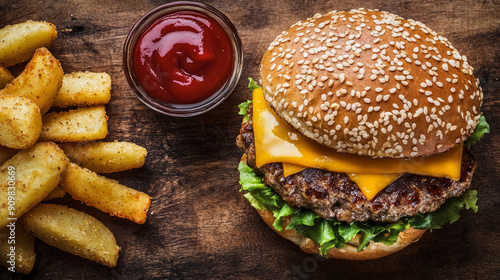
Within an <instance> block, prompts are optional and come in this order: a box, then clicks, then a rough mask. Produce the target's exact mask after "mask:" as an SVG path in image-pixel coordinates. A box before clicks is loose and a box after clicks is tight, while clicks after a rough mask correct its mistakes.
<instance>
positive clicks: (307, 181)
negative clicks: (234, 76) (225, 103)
mask: <svg viewBox="0 0 500 280" xmlns="http://www.w3.org/2000/svg"><path fill="white" fill-rule="evenodd" d="M247 114H248V115H249V120H248V121H247V122H244V123H243V124H242V127H241V129H240V135H239V136H238V138H237V141H236V143H237V146H238V148H239V149H240V150H242V151H243V152H245V153H246V154H247V163H248V165H249V166H250V167H252V168H253V169H254V171H255V172H256V173H257V174H259V175H261V176H262V177H263V180H264V182H265V184H266V185H267V186H269V187H271V188H272V189H274V190H275V191H276V192H277V193H278V194H280V196H281V197H282V198H283V199H284V200H285V201H286V202H287V203H288V204H290V205H292V206H295V207H306V208H309V209H311V210H313V211H314V212H315V213H317V214H318V215H319V216H320V217H323V218H326V219H328V218H336V219H338V220H340V221H346V222H352V221H368V220H372V221H377V222H395V221H397V220H399V219H400V218H401V217H404V216H415V215H416V214H418V213H422V214H423V213H428V212H432V211H435V210H437V209H438V208H439V207H440V206H441V205H442V204H443V203H444V202H445V201H446V199H448V198H450V197H458V196H460V195H462V194H463V193H464V192H465V191H466V190H467V189H468V188H469V187H470V183H471V180H472V174H473V173H474V170H475V168H476V162H475V160H474V158H473V157H472V155H471V154H470V153H469V152H468V151H467V150H466V149H464V153H463V157H462V166H461V175H460V181H453V180H450V179H447V178H437V177H430V176H421V175H415V174H404V175H403V176H401V177H400V178H399V179H397V180H396V181H394V182H393V183H391V184H390V185H388V186H387V187H386V188H385V189H383V190H382V191H380V192H379V193H378V194H377V195H376V196H375V197H374V198H373V199H372V200H371V201H369V200H367V199H366V197H365V196H364V195H363V193H362V192H361V190H360V189H359V187H358V186H357V185H356V183H355V182H354V181H352V180H351V179H350V178H349V176H347V175H346V174H343V173H336V172H330V171H325V170H319V169H314V168H308V169H305V170H304V171H302V172H299V173H296V174H293V175H290V176H288V177H286V178H285V177H284V176H283V165H282V163H270V164H266V165H264V166H262V167H261V168H257V167H256V164H255V139H254V134H253V120H252V104H250V106H249V108H248V111H247Z"/></svg>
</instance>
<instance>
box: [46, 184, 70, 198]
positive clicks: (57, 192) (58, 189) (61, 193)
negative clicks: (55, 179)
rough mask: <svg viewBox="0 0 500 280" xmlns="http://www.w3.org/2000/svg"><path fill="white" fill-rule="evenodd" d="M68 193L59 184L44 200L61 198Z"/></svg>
mask: <svg viewBox="0 0 500 280" xmlns="http://www.w3.org/2000/svg"><path fill="white" fill-rule="evenodd" d="M65 195H66V192H65V191H64V190H63V189H62V188H61V187H59V186H57V187H56V188H55V189H53V190H52V191H51V192H50V193H49V194H48V195H47V196H46V197H45V198H44V199H43V201H47V200H51V199H55V198H61V197H63V196H65Z"/></svg>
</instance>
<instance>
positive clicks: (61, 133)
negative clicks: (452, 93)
mask: <svg viewBox="0 0 500 280" xmlns="http://www.w3.org/2000/svg"><path fill="white" fill-rule="evenodd" d="M42 122H43V125H42V134H41V135H40V140H41V141H54V142H83V141H92V140H99V139H103V138H104V137H106V135H107V134H108V117H107V116H106V109H105V108H104V106H97V107H88V108H80V109H76V110H70V111H67V112H59V113H50V114H47V115H45V116H44V117H43V120H42Z"/></svg>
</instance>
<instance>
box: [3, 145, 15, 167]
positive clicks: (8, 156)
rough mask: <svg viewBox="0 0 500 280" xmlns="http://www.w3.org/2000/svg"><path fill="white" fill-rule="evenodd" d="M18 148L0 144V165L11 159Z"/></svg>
mask: <svg viewBox="0 0 500 280" xmlns="http://www.w3.org/2000/svg"><path fill="white" fill-rule="evenodd" d="M18 152H19V150H17V149H11V148H7V147H4V146H0V166H1V165H2V164H4V162H6V161H8V160H9V159H11V158H12V157H13V156H14V155H15V154H17V153H18Z"/></svg>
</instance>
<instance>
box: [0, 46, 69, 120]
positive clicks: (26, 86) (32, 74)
mask: <svg viewBox="0 0 500 280" xmlns="http://www.w3.org/2000/svg"><path fill="white" fill-rule="evenodd" d="M0 38H1V36H0ZM0 53H1V51H0ZM63 76H64V72H63V70H62V67H61V64H60V63H59V61H58V60H57V59H56V58H55V57H54V56H52V54H51V53H50V52H49V50H47V49H46V48H40V49H37V50H36V52H35V55H34V56H33V58H32V59H31V61H30V62H29V63H28V65H26V68H25V69H24V71H23V72H22V73H21V74H20V75H19V76H17V77H16V78H15V79H14V80H13V81H12V82H10V83H9V84H7V86H5V88H4V89H2V90H0V95H16V96H24V97H27V98H29V99H31V100H33V101H35V103H36V105H38V107H40V112H41V113H42V115H43V114H45V113H46V112H47V111H48V110H49V109H50V106H52V102H54V98H55V97H56V95H57V93H58V92H59V89H60V88H61V84H62V79H63Z"/></svg>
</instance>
